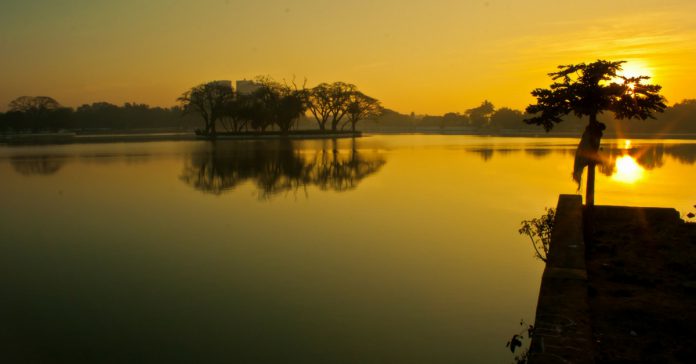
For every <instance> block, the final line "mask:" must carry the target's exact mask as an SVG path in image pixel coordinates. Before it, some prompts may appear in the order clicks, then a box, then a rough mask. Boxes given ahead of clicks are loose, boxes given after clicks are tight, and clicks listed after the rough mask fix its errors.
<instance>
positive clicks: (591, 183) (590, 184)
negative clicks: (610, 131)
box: [585, 114, 604, 209]
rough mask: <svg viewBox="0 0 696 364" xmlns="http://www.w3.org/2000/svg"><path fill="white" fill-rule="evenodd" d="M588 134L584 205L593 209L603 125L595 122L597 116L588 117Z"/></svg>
mask: <svg viewBox="0 0 696 364" xmlns="http://www.w3.org/2000/svg"><path fill="white" fill-rule="evenodd" d="M589 128H590V132H591V135H592V145H591V147H592V157H591V161H590V163H589V165H588V166H587V190H586V193H585V205H586V206H587V207H588V208H590V209H591V208H592V207H594V201H595V169H596V166H597V161H598V160H599V144H600V143H601V141H602V135H603V133H602V131H603V130H604V124H602V123H600V122H598V121H597V114H591V115H590V124H589Z"/></svg>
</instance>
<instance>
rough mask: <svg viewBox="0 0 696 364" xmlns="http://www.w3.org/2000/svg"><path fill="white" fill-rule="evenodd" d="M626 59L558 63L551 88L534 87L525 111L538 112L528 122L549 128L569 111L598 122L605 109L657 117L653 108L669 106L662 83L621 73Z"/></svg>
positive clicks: (618, 114) (623, 116)
mask: <svg viewBox="0 0 696 364" xmlns="http://www.w3.org/2000/svg"><path fill="white" fill-rule="evenodd" d="M624 63H626V62H625V61H618V62H611V61H604V60H598V61H596V62H593V63H579V64H571V65H561V66H558V69H559V71H557V72H552V73H549V76H550V77H551V79H552V80H553V83H552V84H551V86H550V87H549V88H548V89H542V88H537V89H535V90H534V91H532V96H534V97H535V98H536V99H537V102H536V104H532V105H529V106H528V107H527V109H526V111H527V113H528V114H532V115H535V116H532V117H530V118H527V119H525V122H526V123H528V124H536V125H540V126H543V127H544V129H546V131H549V130H551V129H552V128H553V126H554V125H555V124H556V123H560V122H561V121H562V120H563V119H562V118H563V116H565V115H568V114H570V113H573V114H575V115H576V116H578V117H583V116H589V117H590V123H594V122H596V117H597V115H598V114H601V113H603V112H604V111H611V112H613V113H614V115H615V116H616V118H617V119H631V118H638V119H643V120H645V119H647V118H654V116H653V113H654V112H662V111H663V110H664V109H665V108H666V107H667V105H665V99H664V97H662V96H661V95H660V93H659V92H660V89H661V88H662V87H661V86H659V85H652V84H643V83H642V82H643V81H645V80H648V79H650V77H648V76H638V77H625V76H622V75H620V74H619V72H620V71H621V69H622V68H621V65H622V64H624Z"/></svg>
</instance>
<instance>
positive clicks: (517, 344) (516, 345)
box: [508, 335, 522, 353]
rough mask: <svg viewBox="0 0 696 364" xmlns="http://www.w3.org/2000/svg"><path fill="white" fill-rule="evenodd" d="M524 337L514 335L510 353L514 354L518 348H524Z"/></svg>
mask: <svg viewBox="0 0 696 364" xmlns="http://www.w3.org/2000/svg"><path fill="white" fill-rule="evenodd" d="M520 339H522V336H520V335H512V339H510V342H509V343H508V344H510V352H512V353H514V352H515V350H516V349H517V348H519V347H520V346H522V340H520Z"/></svg>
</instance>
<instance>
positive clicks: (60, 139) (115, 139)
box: [0, 129, 696, 145]
mask: <svg viewBox="0 0 696 364" xmlns="http://www.w3.org/2000/svg"><path fill="white" fill-rule="evenodd" d="M380 134H381V135H409V134H411V135H470V136H480V137H502V138H541V139H546V138H575V139H579V138H580V136H581V133H572V132H563V133H558V132H557V133H550V134H547V133H544V132H541V133H529V132H512V131H506V132H501V133H485V132H471V131H459V130H446V129H445V130H442V129H440V130H427V129H426V130H365V131H359V132H350V131H348V132H321V131H318V130H316V131H315V130H309V131H304V130H298V131H292V132H290V133H288V134H282V133H280V132H277V131H271V132H266V133H261V132H251V133H220V134H218V135H217V136H216V138H215V139H213V138H210V137H207V136H201V135H196V134H195V133H194V132H188V131H186V132H179V131H157V130H153V131H146V130H142V131H129V130H124V131H114V132H113V133H105V132H98V133H89V134H79V133H73V132H67V133H35V134H29V133H27V134H5V135H2V134H0V145H50V144H91V143H135V142H153V141H196V140H257V139H263V140H269V139H293V140H298V139H336V138H353V137H362V136H365V135H380ZM603 139H684V140H694V139H696V134H679V133H674V134H659V135H656V134H629V135H614V134H607V135H604V137H603Z"/></svg>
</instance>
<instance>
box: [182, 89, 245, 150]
mask: <svg viewBox="0 0 696 364" xmlns="http://www.w3.org/2000/svg"><path fill="white" fill-rule="evenodd" d="M233 99H234V90H233V89H232V83H231V82H230V81H211V82H207V83H203V84H200V85H198V86H195V87H192V88H191V89H190V90H188V91H186V92H184V93H183V94H182V95H181V96H179V98H177V101H179V103H180V104H181V107H182V109H183V111H184V113H185V114H189V113H193V114H198V115H200V116H201V118H202V119H203V122H204V127H205V129H204V134H205V135H209V136H212V137H215V135H216V127H215V126H216V124H217V122H218V121H219V120H221V119H222V118H223V117H224V115H225V111H226V110H227V109H228V104H229V103H230V102H231V101H232V100H233Z"/></svg>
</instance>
